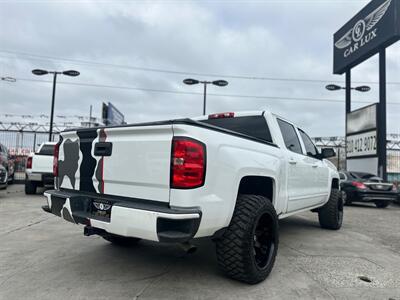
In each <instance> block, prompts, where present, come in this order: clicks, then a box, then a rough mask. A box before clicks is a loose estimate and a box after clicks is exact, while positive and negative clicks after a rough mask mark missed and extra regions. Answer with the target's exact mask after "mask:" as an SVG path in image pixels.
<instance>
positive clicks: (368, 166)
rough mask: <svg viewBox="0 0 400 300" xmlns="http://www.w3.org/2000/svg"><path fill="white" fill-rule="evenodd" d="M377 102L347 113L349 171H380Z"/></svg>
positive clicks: (374, 172)
mask: <svg viewBox="0 0 400 300" xmlns="http://www.w3.org/2000/svg"><path fill="white" fill-rule="evenodd" d="M378 108H379V105H378V104H377V103H375V104H372V105H369V106H365V107H362V108H360V109H357V110H354V111H352V112H351V113H348V114H347V118H346V119H347V126H346V128H347V130H346V157H347V169H348V170H349V171H360V172H369V173H373V174H376V173H377V171H378V151H377V124H378Z"/></svg>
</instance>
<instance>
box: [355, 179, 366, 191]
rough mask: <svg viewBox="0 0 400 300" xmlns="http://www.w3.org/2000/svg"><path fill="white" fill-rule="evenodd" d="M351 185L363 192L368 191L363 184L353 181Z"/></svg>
mask: <svg viewBox="0 0 400 300" xmlns="http://www.w3.org/2000/svg"><path fill="white" fill-rule="evenodd" d="M351 184H352V185H353V186H355V187H356V188H358V189H361V190H366V189H367V186H366V185H365V184H364V183H362V182H358V181H353V182H352V183H351Z"/></svg>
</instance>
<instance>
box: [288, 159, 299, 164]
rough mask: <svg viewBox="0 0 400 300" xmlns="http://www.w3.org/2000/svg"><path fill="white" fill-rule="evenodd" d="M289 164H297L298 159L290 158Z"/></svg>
mask: <svg viewBox="0 0 400 300" xmlns="http://www.w3.org/2000/svg"><path fill="white" fill-rule="evenodd" d="M289 164H291V165H295V164H297V161H295V160H289Z"/></svg>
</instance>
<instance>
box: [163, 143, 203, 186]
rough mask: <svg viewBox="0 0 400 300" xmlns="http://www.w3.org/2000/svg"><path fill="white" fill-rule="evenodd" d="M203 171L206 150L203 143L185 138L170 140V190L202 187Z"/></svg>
mask: <svg viewBox="0 0 400 300" xmlns="http://www.w3.org/2000/svg"><path fill="white" fill-rule="evenodd" d="M205 169H206V149H205V146H204V144H203V143H201V142H199V141H196V140H193V139H189V138H185V137H175V138H174V139H173V140H172V154H171V188H184V189H190V188H195V187H199V186H202V185H203V184H204V178H205Z"/></svg>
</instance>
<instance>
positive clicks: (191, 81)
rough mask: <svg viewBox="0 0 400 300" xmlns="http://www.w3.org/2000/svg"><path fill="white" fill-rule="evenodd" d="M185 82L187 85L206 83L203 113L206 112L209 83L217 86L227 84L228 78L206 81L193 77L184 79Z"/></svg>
mask: <svg viewBox="0 0 400 300" xmlns="http://www.w3.org/2000/svg"><path fill="white" fill-rule="evenodd" d="M183 83H184V84H187V85H193V84H199V83H202V84H204V95H203V115H205V114H206V101H207V84H213V85H216V86H227V85H228V81H226V80H222V79H219V80H214V81H206V80H197V79H192V78H186V79H185V80H184V81H183Z"/></svg>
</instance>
